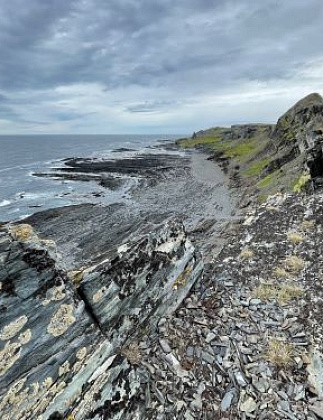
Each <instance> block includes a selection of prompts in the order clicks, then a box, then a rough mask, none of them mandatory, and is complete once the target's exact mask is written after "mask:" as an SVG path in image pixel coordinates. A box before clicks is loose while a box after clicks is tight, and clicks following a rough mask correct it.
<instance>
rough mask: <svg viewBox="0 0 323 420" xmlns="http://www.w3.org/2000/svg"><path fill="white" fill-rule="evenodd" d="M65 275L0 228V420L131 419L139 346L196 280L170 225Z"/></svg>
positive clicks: (38, 250)
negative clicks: (93, 263) (103, 258)
mask: <svg viewBox="0 0 323 420" xmlns="http://www.w3.org/2000/svg"><path fill="white" fill-rule="evenodd" d="M105 258H106V259H105V261H103V262H101V263H99V264H97V265H95V266H92V267H89V268H87V269H86V270H84V271H83V272H78V273H67V272H66V270H65V268H64V264H63V259H62V258H60V256H59V255H58V253H57V251H56V248H55V244H54V243H52V242H50V241H43V240H41V239H40V238H39V237H38V236H37V235H36V234H35V233H34V231H33V230H32V228H31V227H30V226H29V225H15V226H10V225H3V226H2V227H1V228H0V279H1V283H0V310H1V318H0V413H1V418H2V419H5V420H6V419H8V420H9V419H12V420H19V419H31V418H32V419H49V418H50V419H54V418H63V417H62V416H67V415H68V414H71V415H72V417H71V418H75V419H90V418H97V419H98V418H102V416H104V418H129V419H130V418H131V419H132V418H135V417H134V416H135V414H134V413H135V412H140V409H141V405H140V404H139V402H138V401H139V397H140V393H141V392H142V390H143V388H142V386H141V383H142V378H143V377H145V375H147V372H145V368H144V367H143V366H140V368H139V367H137V364H138V361H139V360H140V351H141V350H140V342H141V340H142V339H143V337H147V336H150V335H151V334H153V333H154V328H155V325H156V323H157V322H158V321H159V319H160V318H161V317H162V316H166V315H168V314H170V313H171V312H172V311H173V310H175V309H176V308H177V306H178V305H179V304H180V302H181V301H182V299H183V298H184V297H185V296H186V294H187V292H188V291H189V289H190V288H191V287H192V285H193V284H194V282H195V281H196V279H197V278H198V277H199V276H200V274H201V272H202V268H203V267H202V263H201V262H200V261H198V260H197V258H196V255H195V251H194V248H193V246H192V245H191V243H190V242H189V240H188V239H187V237H186V235H185V232H184V231H183V228H182V226H181V225H179V224H177V223H170V224H167V225H165V226H163V227H159V229H158V230H156V231H155V232H153V233H151V234H150V235H148V236H145V237H142V238H140V239H137V240H136V241H133V242H131V243H127V244H123V245H122V246H121V247H119V248H116V249H112V250H111V251H110V252H109V255H106V256H105Z"/></svg>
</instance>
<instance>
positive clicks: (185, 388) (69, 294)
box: [0, 96, 323, 420]
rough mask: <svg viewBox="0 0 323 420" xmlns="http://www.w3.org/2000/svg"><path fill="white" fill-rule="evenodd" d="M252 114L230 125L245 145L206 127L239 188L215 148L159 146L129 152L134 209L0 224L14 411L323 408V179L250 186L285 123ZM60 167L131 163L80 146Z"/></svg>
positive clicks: (295, 416) (2, 341) (3, 350)
mask: <svg viewBox="0 0 323 420" xmlns="http://www.w3.org/2000/svg"><path fill="white" fill-rule="evenodd" d="M312 101H314V102H315V103H314V105H312ZM317 101H318V98H317V96H314V97H312V98H310V101H308V99H306V101H304V102H303V105H304V104H305V105H306V106H308V103H309V102H310V110H311V112H312V111H313V109H314V111H315V110H316V111H315V112H317ZM305 105H304V106H305ZM312 108H313V109H312ZM298 109H299V108H297V110H298ZM305 109H308V108H306V107H305ZM299 112H300V111H299V110H298V111H297V113H296V114H297V118H296V119H295V121H299V118H300V116H299ZM306 112H309V111H306ZM290 115H293V116H294V111H292V112H291V111H289V114H288V118H290V117H289V116H290ZM304 115H305V113H304V107H303V108H301V116H302V118H305V119H306V118H307V117H306V115H305V117H304ZM288 118H287V120H288ZM288 121H289V120H288ZM315 121H317V120H315ZM307 129H308V130H309V132H310V131H311V130H312V129H313V127H312V125H310V126H308V127H307ZM215 130H216V131H215V132H216V133H217V135H218V132H219V130H218V129H215ZM241 130H242V128H241V126H234V127H232V128H231V129H230V130H226V131H225V136H229V137H230V136H231V137H232V136H233V137H234V138H231V140H230V142H232V141H233V146H232V144H231V143H230V145H229V143H227V142H228V140H227V139H225V140H223V138H221V139H220V138H218V137H212V138H211V139H210V138H209V137H203V135H202V138H204V139H206V141H204V143H212V144H216V145H217V146H216V147H218V143H219V142H222V143H221V152H220V153H219V154H218V153H216V154H215V155H213V158H214V159H215V160H219V159H220V162H222V163H224V162H225V167H226V168H227V173H228V177H229V178H230V182H231V186H232V187H234V188H235V198H233V197H232V195H231V194H228V187H227V182H226V181H225V178H223V175H221V173H220V172H219V170H218V169H217V168H216V166H215V165H214V163H212V161H210V160H206V157H207V156H205V155H203V154H200V153H197V152H187V153H186V154H185V156H184V157H183V156H176V157H174V156H171V157H169V156H168V155H158V157H156V155H154V154H153V153H152V154H151V156H150V157H147V156H145V157H144V158H139V159H138V160H137V161H136V160H133V159H126V161H124V162H123V165H124V166H123V168H124V169H123V173H122V175H126V176H127V177H131V178H132V177H133V178H134V179H136V180H137V181H138V180H139V181H138V182H136V185H135V186H134V188H132V190H131V194H132V200H133V201H132V207H131V212H130V211H129V207H128V206H127V205H126V204H125V203H119V204H118V203H116V204H113V205H110V206H98V205H91V204H84V205H79V206H69V207H64V208H61V209H53V210H49V211H44V212H39V213H36V214H35V215H33V216H31V217H30V218H28V219H27V220H26V221H25V223H24V224H3V225H1V227H0V278H1V283H0V310H1V313H2V317H1V318H0V356H1V357H0V412H1V414H2V418H4V419H5V420H13V419H14V420H16V419H17V420H19V419H21V420H23V419H30V418H32V419H34V418H35V419H39V420H40V419H42V420H62V419H68V420H90V419H91V420H92V419H94V420H103V419H129V420H133V419H140V420H141V419H158V420H164V419H165V420H166V419H167V420H168V419H169V420H173V419H183V420H195V419H201V420H202V419H203V420H204V419H210V420H211V419H212V420H214V419H222V420H229V419H232V420H233V419H244V420H247V419H263V420H265V419H273V420H274V419H277V418H280V419H291V420H302V419H303V420H307V419H309V420H319V419H320V418H323V355H322V337H323V335H322V309H323V308H322V306H323V303H322V302H323V289H322V282H321V278H322V274H323V260H322V251H323V249H322V243H323V241H322V237H323V227H322V224H323V217H322V215H323V193H322V190H320V189H319V188H316V189H314V190H313V189H311V191H310V192H311V194H308V192H309V191H308V189H307V188H304V189H302V188H301V187H300V191H299V192H298V193H297V194H293V193H288V192H280V193H276V194H274V195H271V196H269V197H266V199H265V200H264V202H263V203H261V202H258V201H256V200H254V199H250V198H249V197H246V194H248V193H250V192H251V191H252V193H253V194H255V192H256V188H255V184H252V182H251V181H252V179H253V178H252V177H255V176H257V177H259V176H260V180H259V178H258V179H257V187H258V188H259V185H263V184H264V182H263V180H262V178H261V176H263V177H265V178H268V176H270V174H269V175H267V173H266V171H270V170H272V168H273V164H272V162H268V161H267V160H266V162H264V161H263V154H262V153H263V151H260V150H258V149H257V150H256V154H255V151H254V149H253V143H254V141H255V136H258V135H259V130H260V132H261V135H264V136H267V134H268V130H269V131H270V132H274V131H273V130H272V128H271V127H267V126H261V127H260V128H259V126H255V125H253V126H252V127H251V126H250V127H243V130H242V131H241ZM304 132H305V131H304V130H303V131H301V134H302V135H303V137H301V139H302V141H303V140H304V139H305V138H307V137H305V136H304ZM286 133H287V129H286V130H285V135H286V136H287V134H288V133H287V134H286ZM264 138H265V137H264ZM299 138H300V137H297V141H299ZM309 138H310V139H312V137H311V136H310V135H309ZM315 139H316V140H315V142H316V141H317V137H315ZM192 140H194V141H195V138H194V139H188V140H185V141H186V142H187V143H188V144H190V145H193V146H194V144H193V142H192ZM304 141H305V140H304ZM187 143H186V144H187ZM202 143H203V142H202ZM265 143H266V144H267V138H265V139H264V144H265ZM223 144H224V145H225V149H223V146H222V145H223ZM282 144H283V143H282ZM315 144H316V145H317V144H319V143H315ZM262 145H263V144H262ZM251 146H252V147H251ZM266 147H267V146H266ZM293 147H294V148H295V147H296V146H295V144H294V146H292V145H291V144H288V147H287V148H288V151H287V152H288V153H287V154H286V153H285V152H286V150H287V149H286V147H285V145H284V144H283V150H281V152H280V154H281V156H283V155H284V156H287V155H288V156H289V152H290V150H291V149H293ZM315 147H316V146H315ZM295 150H296V149H295ZM250 151H251V152H252V157H251V158H250V157H248V156H247V154H250ZM296 152H297V150H296V151H295V153H296ZM225 153H226V154H227V155H225ZM297 153H298V152H297ZM297 153H296V155H295V156H294V160H292V161H290V162H287V163H286V160H284V159H283V160H281V161H280V162H283V166H284V165H289V166H288V167H287V169H286V167H284V168H283V169H282V172H284V171H285V172H284V176H285V177H287V176H288V174H289V173H290V171H292V168H293V166H292V165H299V162H301V160H303V161H304V156H303V155H302V154H300V155H297ZM274 157H275V159H276V155H275V156H274ZM237 158H239V159H240V163H239V165H238V164H237ZM247 158H248V159H249V160H250V161H251V164H250V162H249V161H248V160H246V159H247ZM257 159H258V160H257ZM259 159H260V160H261V165H260V166H259ZM279 159H280V158H279ZM315 159H316V160H315V165H316V166H315V167H316V170H317V171H318V172H317V171H316V172H317V173H319V174H320V160H319V159H320V157H317V155H316V158H315ZM275 162H277V159H276V160H275ZM209 165H211V166H209ZM248 165H249V166H248ZM255 165H258V166H257V170H258V169H259V167H260V168H261V171H265V172H264V173H263V172H261V173H258V172H256V171H255V167H256V166H255ZM66 168H70V169H68V170H67V171H66ZM159 168H161V170H159ZM211 168H213V169H211ZM268 168H269V169H268ZM251 169H252V170H251ZM299 170H301V169H299ZM244 171H247V174H252V175H251V178H250V179H249V178H247V179H244V178H243V174H244V173H245V172H244ZM54 172H55V173H59V174H61V176H62V177H64V176H66V177H69V176H76V177H78V176H82V181H86V178H87V176H89V177H91V176H93V175H95V176H96V177H98V182H101V181H102V180H103V179H109V177H110V176H111V173H113V174H117V176H119V175H121V174H120V162H116V161H113V160H109V161H100V160H98V161H93V160H91V161H89V160H87V159H82V160H80V159H75V158H74V159H70V160H67V161H66V165H65V167H64V170H63V171H62V169H60V170H58V171H54ZM55 173H53V174H52V173H50V174H42V176H54V177H55ZM40 175H41V174H40ZM221 176H222V178H221ZM248 176H249V175H248ZM79 179H81V178H79ZM270 179H271V178H270ZM279 179H280V178H279ZM284 179H285V178H284ZM266 181H267V180H266ZM306 182H307V183H309V182H308V180H307V181H306ZM306 182H304V185H306ZM313 182H314V181H313ZM261 183H262V184H261ZM298 185H301V184H298ZM304 185H303V184H302V186H304ZM266 186H268V185H267V184H266ZM272 187H273V186H272V185H270V188H272ZM268 191H270V189H268ZM237 201H239V205H240V213H239V214H238V213H237V214H236V215H234V214H233V208H234V205H233V204H234V203H236V202H237ZM52 240H54V242H53V241H52ZM2 279H4V280H2Z"/></svg>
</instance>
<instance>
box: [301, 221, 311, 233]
mask: <svg viewBox="0 0 323 420" xmlns="http://www.w3.org/2000/svg"><path fill="white" fill-rule="evenodd" d="M301 226H302V229H303V230H305V231H306V230H311V229H313V228H314V222H313V220H304V221H303V222H302V225H301Z"/></svg>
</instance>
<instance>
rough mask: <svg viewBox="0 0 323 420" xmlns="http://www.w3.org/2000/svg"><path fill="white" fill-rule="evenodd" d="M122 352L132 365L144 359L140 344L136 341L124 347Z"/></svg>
mask: <svg viewBox="0 0 323 420" xmlns="http://www.w3.org/2000/svg"><path fill="white" fill-rule="evenodd" d="M121 354H122V355H123V356H124V357H125V358H126V359H127V360H128V362H129V363H130V364H131V365H139V364H140V362H141V359H142V355H141V352H140V348H139V345H138V343H137V342H136V341H134V342H133V343H131V344H129V346H127V347H124V348H123V349H122V351H121Z"/></svg>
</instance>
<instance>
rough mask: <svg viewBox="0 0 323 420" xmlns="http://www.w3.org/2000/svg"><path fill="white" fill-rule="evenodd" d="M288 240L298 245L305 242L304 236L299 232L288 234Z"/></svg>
mask: <svg viewBox="0 0 323 420" xmlns="http://www.w3.org/2000/svg"><path fill="white" fill-rule="evenodd" d="M287 240H288V241H289V242H292V243H293V244H295V245H296V244H300V243H301V242H303V241H304V236H303V235H301V234H300V233H297V232H291V233H288V234H287Z"/></svg>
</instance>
